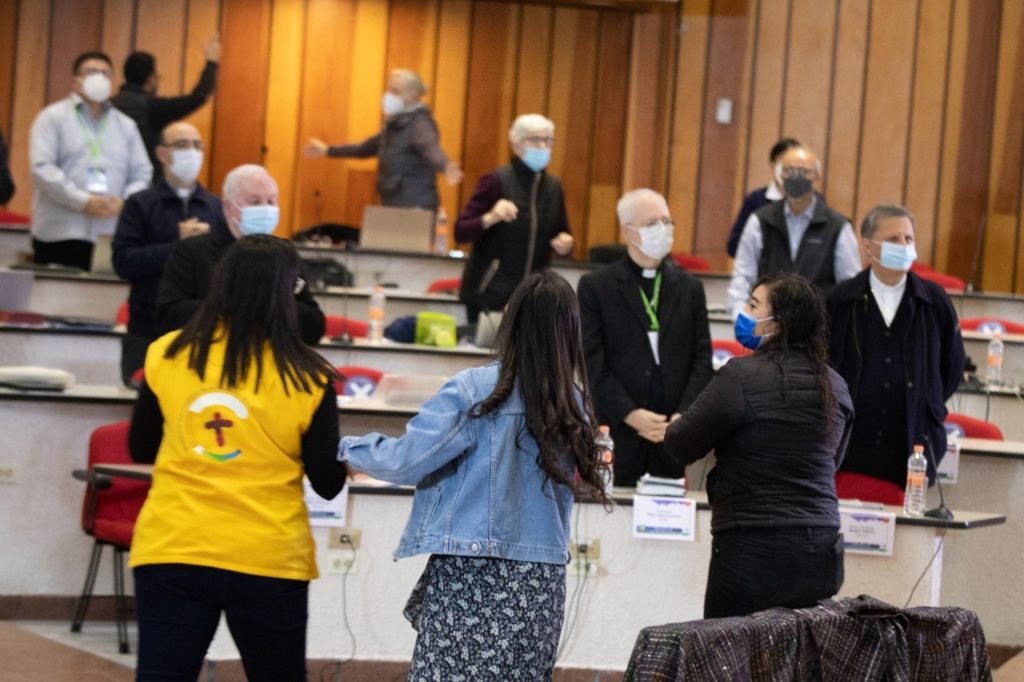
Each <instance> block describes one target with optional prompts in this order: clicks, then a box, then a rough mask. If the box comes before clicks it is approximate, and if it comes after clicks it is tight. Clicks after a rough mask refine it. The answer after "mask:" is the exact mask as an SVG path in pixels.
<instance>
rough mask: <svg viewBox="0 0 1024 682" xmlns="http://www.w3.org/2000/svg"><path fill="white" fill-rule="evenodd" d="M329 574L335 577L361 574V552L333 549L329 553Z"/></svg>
mask: <svg viewBox="0 0 1024 682" xmlns="http://www.w3.org/2000/svg"><path fill="white" fill-rule="evenodd" d="M326 568H327V572H328V573H333V574H334V575H353V574H355V573H358V572H359V552H354V551H352V550H351V549H332V550H329V551H328V552H327V567H326Z"/></svg>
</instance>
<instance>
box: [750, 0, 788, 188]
mask: <svg viewBox="0 0 1024 682" xmlns="http://www.w3.org/2000/svg"><path fill="white" fill-rule="evenodd" d="M789 4H790V3H789V0H761V2H755V3H753V5H752V11H753V12H754V13H755V15H756V22H757V32H756V34H755V40H756V42H755V43H754V45H753V46H752V49H753V53H752V64H751V68H752V74H753V75H752V78H751V83H750V94H749V96H748V97H747V100H746V101H747V102H748V107H749V113H748V121H749V122H748V124H747V126H748V132H747V161H746V162H747V172H746V180H745V182H744V188H745V189H746V190H747V191H751V190H754V189H757V188H758V187H764V186H765V185H766V184H767V183H768V181H769V180H771V171H770V169H769V168H768V152H769V151H770V150H771V148H772V145H774V144H775V143H776V142H777V141H778V139H779V138H780V137H782V136H787V137H793V136H797V137H798V133H797V131H792V130H785V129H784V128H783V125H782V109H783V92H784V89H785V83H786V63H787V53H788V50H787V46H788V41H787V39H786V36H787V32H788V26H789ZM798 139H799V137H798Z"/></svg>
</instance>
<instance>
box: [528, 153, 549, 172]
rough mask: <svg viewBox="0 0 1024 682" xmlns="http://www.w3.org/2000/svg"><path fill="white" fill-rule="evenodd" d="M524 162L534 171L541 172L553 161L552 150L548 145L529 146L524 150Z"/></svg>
mask: <svg viewBox="0 0 1024 682" xmlns="http://www.w3.org/2000/svg"><path fill="white" fill-rule="evenodd" d="M522 159H523V163H525V164H526V167H527V168H529V169H530V170H532V171H533V172H534V173H539V172H541V171H542V170H544V169H545V168H547V167H548V164H549V163H551V150H550V149H548V148H547V147H527V148H526V149H524V150H523V156H522Z"/></svg>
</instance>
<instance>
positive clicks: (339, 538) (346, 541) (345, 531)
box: [327, 528, 363, 550]
mask: <svg viewBox="0 0 1024 682" xmlns="http://www.w3.org/2000/svg"><path fill="white" fill-rule="evenodd" d="M329 536H330V537H329V539H328V541H327V548H328V549H347V550H353V549H359V545H360V543H361V541H362V539H363V531H361V530H356V529H355V528H331V529H330V533H329Z"/></svg>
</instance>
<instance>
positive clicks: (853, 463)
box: [827, 204, 964, 487]
mask: <svg viewBox="0 0 1024 682" xmlns="http://www.w3.org/2000/svg"><path fill="white" fill-rule="evenodd" d="M914 227H915V221H914V216H913V215H912V214H911V213H910V211H908V210H907V209H906V208H904V207H902V206H894V205H891V204H882V205H880V206H876V207H875V208H873V209H871V210H870V211H869V212H868V214H867V216H865V217H864V222H863V224H862V225H861V238H862V241H863V244H864V250H865V252H866V253H867V254H868V259H869V260H870V262H871V266H870V267H869V268H867V269H866V270H864V271H863V272H861V273H860V274H858V275H857V276H856V277H854V278H853V279H850V280H847V281H846V282H843V283H841V284H839V285H837V286H836V287H835V288H834V289H832V291H831V292H830V293H829V296H828V299H827V305H828V312H829V318H830V325H831V339H830V343H829V354H830V355H831V359H832V366H833V367H834V368H835V370H836V371H837V372H839V374H841V375H842V377H843V378H844V379H846V383H847V385H848V386H849V387H850V395H851V396H852V398H853V404H854V408H855V410H856V415H857V416H856V418H855V419H854V422H853V433H852V435H851V437H850V446H849V448H848V449H847V451H846V457H845V458H844V459H843V463H842V466H840V467H839V469H840V472H843V471H849V472H855V473H859V474H864V475H866V476H871V477H873V478H879V479H883V480H887V481H891V482H892V483H895V484H896V485H898V486H900V487H902V486H903V484H904V483H905V482H906V477H907V457H908V455H909V454H910V451H911V448H912V447H913V446H914V445H915V444H921V445H924V446H925V448H926V450H928V451H930V454H931V456H928V457H927V459H928V474H929V478H931V479H932V480H934V476H935V472H934V467H933V466H932V464H933V462H938V461H940V460H941V459H942V456H943V455H945V454H946V429H945V427H944V426H943V422H944V421H945V418H946V401H947V400H948V399H949V397H950V396H951V395H953V391H955V390H956V388H957V386H958V385H959V384H960V378H961V375H962V373H963V369H964V342H963V338H962V337H961V335H960V325H959V323H958V321H957V316H956V311H955V310H954V309H953V304H952V302H951V301H950V300H949V296H948V295H947V294H946V292H945V291H944V290H943V289H942V287H940V286H939V285H937V284H935V283H933V282H929V281H927V280H924V279H921V278H920V277H918V276H917V275H915V274H914V273H913V272H910V266H911V265H912V264H913V262H914V260H915V259H916V258H917V252H916V250H915V248H914Z"/></svg>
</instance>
